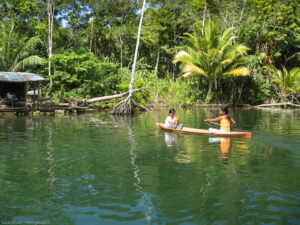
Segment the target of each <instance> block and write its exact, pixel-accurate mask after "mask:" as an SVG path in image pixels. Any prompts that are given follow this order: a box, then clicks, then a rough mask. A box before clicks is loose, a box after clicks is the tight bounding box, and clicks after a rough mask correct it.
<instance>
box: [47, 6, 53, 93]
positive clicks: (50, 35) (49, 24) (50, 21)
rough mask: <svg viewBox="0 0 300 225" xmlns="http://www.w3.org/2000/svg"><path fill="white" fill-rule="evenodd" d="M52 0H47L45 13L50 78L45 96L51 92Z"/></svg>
mask: <svg viewBox="0 0 300 225" xmlns="http://www.w3.org/2000/svg"><path fill="white" fill-rule="evenodd" d="M54 1H55V0H47V13H48V46H47V52H48V59H49V61H48V76H49V79H50V83H49V88H48V90H47V93H46V97H48V95H49V94H50V93H51V91H52V87H53V81H52V76H51V57H52V43H53V19H54V4H55V3H54Z"/></svg>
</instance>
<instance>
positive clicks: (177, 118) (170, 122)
mask: <svg viewBox="0 0 300 225" xmlns="http://www.w3.org/2000/svg"><path fill="white" fill-rule="evenodd" d="M178 122H179V117H176V120H174V121H173V122H172V121H168V123H169V125H170V126H173V125H174V124H178Z"/></svg>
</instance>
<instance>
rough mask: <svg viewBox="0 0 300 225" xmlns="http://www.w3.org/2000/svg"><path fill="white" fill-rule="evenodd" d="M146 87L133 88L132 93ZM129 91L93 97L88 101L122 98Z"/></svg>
mask: <svg viewBox="0 0 300 225" xmlns="http://www.w3.org/2000/svg"><path fill="white" fill-rule="evenodd" d="M143 89H144V88H138V89H134V90H132V93H135V92H139V91H141V90H143ZM128 93H129V91H126V92H124V93H121V94H116V95H109V96H103V97H97V98H92V99H90V100H88V101H87V103H93V102H99V101H105V100H111V99H115V98H122V97H124V96H125V95H128Z"/></svg>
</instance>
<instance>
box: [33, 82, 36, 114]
mask: <svg viewBox="0 0 300 225" xmlns="http://www.w3.org/2000/svg"><path fill="white" fill-rule="evenodd" d="M35 92H36V83H35V82H34V91H33V104H34V106H35V108H36V104H35V100H36V99H35V96H36V93H35Z"/></svg>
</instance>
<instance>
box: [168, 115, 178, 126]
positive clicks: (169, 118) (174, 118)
mask: <svg viewBox="0 0 300 225" xmlns="http://www.w3.org/2000/svg"><path fill="white" fill-rule="evenodd" d="M176 119H177V117H176V116H174V117H173V119H172V118H171V116H168V117H167V118H166V120H165V126H166V127H171V125H170V124H169V122H174V121H175V120H176Z"/></svg>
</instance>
